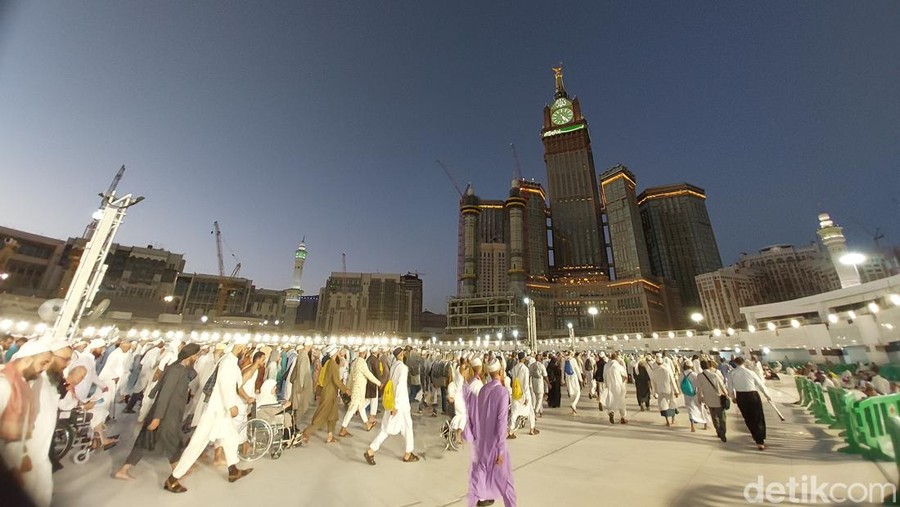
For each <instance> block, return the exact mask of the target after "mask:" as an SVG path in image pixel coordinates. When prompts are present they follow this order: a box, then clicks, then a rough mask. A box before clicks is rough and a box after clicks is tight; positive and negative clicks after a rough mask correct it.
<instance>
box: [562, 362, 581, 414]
mask: <svg viewBox="0 0 900 507" xmlns="http://www.w3.org/2000/svg"><path fill="white" fill-rule="evenodd" d="M579 362H580V361H579V360H578V356H577V355H573V354H572V352H570V351H566V361H565V364H564V365H563V373H564V374H565V376H566V388H567V389H568V390H569V397H570V398H572V415H577V414H578V400H579V399H581V381H582V380H581V378H582V377H581V365H580V364H579Z"/></svg>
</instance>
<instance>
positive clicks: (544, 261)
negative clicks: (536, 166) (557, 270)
mask: <svg viewBox="0 0 900 507" xmlns="http://www.w3.org/2000/svg"><path fill="white" fill-rule="evenodd" d="M519 195H520V196H521V197H522V198H523V199H525V212H524V215H525V225H524V229H523V234H524V255H525V271H526V273H527V277H528V280H529V281H544V282H546V281H548V280H549V279H550V253H549V249H548V245H547V217H548V216H549V215H550V211H549V210H548V209H547V196H546V195H545V194H544V188H543V187H542V186H541V184H540V183H535V182H533V181H526V180H524V179H523V180H521V181H519Z"/></svg>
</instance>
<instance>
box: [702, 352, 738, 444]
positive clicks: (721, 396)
mask: <svg viewBox="0 0 900 507" xmlns="http://www.w3.org/2000/svg"><path fill="white" fill-rule="evenodd" d="M695 384H696V387H697V396H698V397H699V400H700V403H703V404H705V405H706V408H708V409H709V415H710V417H711V418H712V423H713V427H714V428H715V429H716V435H717V436H718V437H719V440H721V441H722V442H723V443H724V442H727V441H728V440H727V439H726V438H725V411H726V410H728V407H729V406H730V404H731V400H729V399H728V394H726V391H725V382H723V381H722V377H721V376H720V374H719V372H718V371H716V370H715V369H714V368H712V367H711V366H710V364H709V361H706V360H701V361H700V373H699V374H698V375H697V381H696V383H695Z"/></svg>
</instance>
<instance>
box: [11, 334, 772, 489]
mask: <svg viewBox="0 0 900 507" xmlns="http://www.w3.org/2000/svg"><path fill="white" fill-rule="evenodd" d="M4 359H5V358H4ZM748 366H750V367H749V368H748ZM757 367H758V362H756V363H752V364H750V365H745V364H744V361H743V359H742V358H740V357H737V358H733V359H732V360H731V362H730V363H729V362H725V361H722V360H721V358H718V357H715V358H714V357H707V356H703V357H700V356H694V357H692V358H689V357H680V356H679V357H673V356H670V355H668V354H665V353H659V354H641V355H636V354H621V353H619V352H610V353H609V354H607V353H606V352H598V353H594V352H575V351H563V352H550V353H536V354H533V355H532V354H529V353H526V352H516V353H510V354H507V355H504V354H503V353H500V352H496V351H478V352H474V351H469V352H456V353H448V352H441V351H436V350H422V349H417V348H413V347H409V346H406V347H394V348H381V349H379V348H369V347H358V348H354V349H353V350H350V349H348V348H345V347H337V346H334V345H332V346H326V347H314V346H313V345H312V344H311V343H306V344H302V345H300V346H294V347H274V348H270V347H261V346H257V347H248V346H245V345H240V344H234V343H217V344H197V343H181V342H179V341H171V342H168V343H165V342H163V341H162V340H155V341H145V342H129V341H118V342H114V343H110V344H107V343H105V342H103V341H100V340H93V341H82V342H78V343H75V344H69V343H66V342H59V343H45V342H44V341H42V340H37V339H33V340H30V341H25V342H22V343H21V344H18V345H17V351H16V352H15V354H14V355H11V356H10V357H9V361H8V362H7V363H6V365H5V366H4V367H3V368H2V370H0V422H2V429H3V431H2V434H0V451H2V452H0V456H2V458H3V460H4V461H5V463H6V464H7V466H8V467H9V468H10V469H11V470H13V472H14V475H15V476H16V477H17V478H18V479H19V480H20V482H21V484H22V485H23V486H24V487H25V488H26V490H27V491H28V492H29V493H30V494H31V495H32V498H33V499H34V500H35V502H36V503H37V504H38V505H42V506H44V505H49V503H50V497H51V496H50V495H52V478H51V473H52V470H53V463H52V462H51V460H50V458H49V457H50V454H51V453H50V449H49V447H50V442H51V440H52V435H53V430H54V429H55V427H56V424H57V419H58V417H59V414H63V415H66V414H67V413H68V412H70V411H73V410H82V411H85V412H86V413H88V414H90V416H89V420H90V421H91V427H92V429H93V430H94V432H95V437H96V438H95V443H94V446H93V447H94V448H95V450H98V451H99V450H102V449H109V448H111V447H114V446H115V445H117V443H118V436H117V435H109V434H108V433H109V431H108V427H107V425H108V423H109V422H110V421H112V420H115V419H116V418H117V417H119V416H120V414H117V413H116V412H117V407H119V406H121V407H123V408H122V409H121V410H119V412H121V413H135V414H137V421H138V424H139V425H140V426H139V431H138V436H137V438H136V440H135V442H134V444H133V447H132V450H131V452H130V453H129V454H128V456H127V458H126V459H125V462H124V463H123V464H122V465H121V467H120V468H119V469H118V470H117V471H116V472H115V473H114V477H115V478H116V479H121V480H126V481H128V480H132V479H133V475H132V473H133V470H132V469H133V467H134V465H136V464H137V463H139V462H140V461H141V460H142V459H143V458H144V457H145V456H147V455H148V454H151V453H152V454H161V455H163V456H165V457H166V458H167V459H168V461H169V463H170V465H171V468H172V471H171V474H170V475H169V477H168V478H167V479H166V480H165V482H164V484H163V487H164V488H165V489H166V490H167V491H171V492H173V493H184V492H186V491H187V488H186V486H185V485H184V484H183V480H184V478H185V476H187V475H188V474H189V473H190V472H191V470H192V469H193V468H194V467H195V466H196V462H197V460H198V459H199V458H200V457H201V456H202V455H203V454H204V453H206V452H207V451H208V449H210V448H212V457H211V460H212V462H213V463H214V464H215V465H221V466H224V467H226V468H227V479H228V481H229V482H235V481H237V480H240V479H242V478H243V477H246V476H247V475H248V474H250V473H251V472H252V469H251V468H241V467H239V463H240V461H241V460H240V454H241V451H242V450H244V449H245V447H246V446H248V445H249V444H248V442H247V434H246V431H242V428H243V427H244V425H245V423H246V422H247V420H248V418H251V417H252V415H253V413H254V406H263V405H273V404H274V405H277V406H278V407H279V408H280V410H281V411H282V413H284V414H285V415H286V416H287V420H288V421H289V425H290V427H291V428H293V429H294V430H295V431H296V432H297V433H298V434H299V438H297V439H296V441H297V443H298V445H307V444H308V443H309V442H310V439H311V438H312V437H313V436H314V435H315V434H316V433H317V432H318V431H319V430H325V432H326V436H325V443H326V444H333V443H336V442H338V441H339V439H341V438H351V437H353V434H352V433H351V432H350V426H351V423H352V421H353V419H354V418H355V417H356V416H357V415H358V416H359V419H360V423H361V425H362V427H363V428H364V429H365V431H372V430H373V429H375V427H376V426H378V425H379V424H380V428H379V430H378V432H377V434H376V435H375V437H374V438H373V439H372V440H371V442H370V443H369V445H368V447H367V449H366V450H365V451H364V453H363V456H362V460H363V461H364V462H365V463H368V464H369V465H375V464H376V455H377V453H378V451H379V450H380V448H381V446H382V445H383V444H384V442H385V441H386V440H387V439H388V438H389V437H390V436H393V435H399V436H401V437H402V438H403V442H404V452H403V454H402V457H401V459H402V461H403V462H406V463H412V462H416V461H419V459H420V458H419V456H418V455H417V454H416V453H415V438H414V425H413V417H412V416H413V409H414V407H415V406H416V404H418V413H419V414H421V415H427V414H428V412H429V411H430V415H431V416H435V417H436V416H437V413H438V410H439V409H440V411H441V412H442V413H444V414H446V415H447V416H448V417H450V418H451V419H450V425H451V428H452V430H453V431H455V432H457V435H458V436H459V437H460V438H461V439H462V440H463V441H465V442H467V443H468V446H467V447H468V449H469V453H470V455H471V459H470V460H469V463H470V470H469V475H470V484H469V489H470V494H469V498H470V503H471V504H472V505H490V504H492V503H493V502H494V501H495V500H497V499H502V500H503V501H504V502H505V503H506V505H515V502H516V500H515V488H514V486H513V481H512V473H511V467H510V462H509V452H508V449H507V447H506V441H507V440H511V439H515V438H516V437H517V430H518V428H519V427H520V426H521V427H524V428H527V433H528V434H529V435H538V434H540V430H539V429H538V428H537V420H538V419H540V418H541V417H542V416H543V414H544V408H545V403H546V404H547V407H549V408H559V407H560V405H561V397H562V390H563V388H565V390H566V392H567V393H568V397H569V401H568V407H569V409H570V410H571V413H572V414H573V415H575V416H577V415H578V404H579V401H580V398H581V393H582V388H586V389H587V390H588V397H589V398H590V399H596V400H597V404H598V409H599V410H600V411H601V413H605V415H607V416H608V417H609V422H610V423H611V424H628V422H629V421H628V413H627V410H626V397H627V392H628V390H629V388H628V385H629V384H633V385H634V389H635V394H636V396H637V401H638V405H639V407H640V410H641V411H646V410H650V400H651V398H655V399H656V401H657V408H658V410H659V413H660V415H661V416H662V417H664V418H665V421H666V425H667V426H671V425H674V424H675V416H676V415H677V414H678V413H679V411H678V408H679V407H680V406H682V404H681V403H680V400H678V398H679V397H681V396H684V404H683V406H684V407H686V409H687V412H688V417H689V421H690V424H691V430H692V431H695V430H696V426H698V425H703V427H704V428H705V427H706V426H707V424H708V422H710V421H711V422H712V424H713V426H714V427H715V429H716V433H717V435H718V436H719V438H720V439H721V440H722V442H725V441H726V434H725V412H726V410H727V408H728V405H729V403H730V401H735V402H736V404H737V405H738V408H739V410H740V412H741V414H742V415H743V417H744V419H745V421H746V422H747V426H748V429H749V430H750V432H751V434H752V435H753V438H754V441H755V442H756V443H757V445H758V446H759V448H760V449H764V448H765V436H766V435H765V419H764V417H763V412H762V406H761V400H760V396H759V393H760V392H761V393H762V394H763V395H764V396H765V397H766V398H768V397H769V395H768V392H767V390H766V387H765V384H764V381H763V380H762V378H760V376H759V375H758V373H757V371H756V369H757ZM313 404H315V410H314V413H313V414H312V417H311V419H310V422H309V424H308V425H306V426H305V427H302V429H301V425H300V421H302V420H304V418H305V415H306V412H307V411H308V410H309V408H310V407H311V406H312V405H313ZM344 404H345V405H346V411H345V413H344V414H343V417H342V418H341V417H340V413H339V412H340V406H341V405H344ZM379 409H381V410H382V411H383V415H382V417H381V419H380V421H379V420H378V418H377V414H378V411H379ZM429 409H430V410H429ZM339 421H340V426H338V422H339ZM186 435H190V437H189V438H186V437H185V436H186Z"/></svg>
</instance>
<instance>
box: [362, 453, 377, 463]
mask: <svg viewBox="0 0 900 507" xmlns="http://www.w3.org/2000/svg"><path fill="white" fill-rule="evenodd" d="M363 457H364V458H366V463H368V464H370V465H375V456H373V455H371V454H369V453H368V451H367V452H364V453H363Z"/></svg>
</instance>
